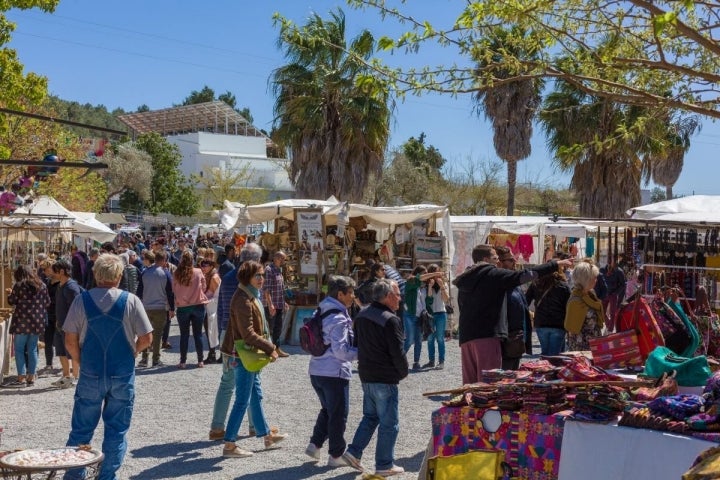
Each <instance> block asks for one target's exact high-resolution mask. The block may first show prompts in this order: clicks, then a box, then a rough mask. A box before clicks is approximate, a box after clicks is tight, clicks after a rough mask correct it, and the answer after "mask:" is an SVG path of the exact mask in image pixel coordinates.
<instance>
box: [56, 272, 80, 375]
mask: <svg viewBox="0 0 720 480" xmlns="http://www.w3.org/2000/svg"><path fill="white" fill-rule="evenodd" d="M52 271H53V273H54V274H55V279H56V280H58V287H57V290H56V291H55V319H56V324H55V326H56V330H55V338H54V339H53V345H54V346H55V354H56V355H57V357H58V358H59V359H60V366H61V367H62V377H61V378H60V379H59V380H57V381H55V382H53V383H51V385H52V386H53V387H60V388H70V387H72V386H73V385H75V383H76V382H77V379H78V375H79V374H80V357H79V356H72V354H70V352H68V351H67V350H66V349H65V331H64V324H65V319H66V318H67V316H68V312H69V311H70V306H71V305H72V303H73V301H75V297H77V296H78V295H80V293H81V292H82V288H81V287H80V285H78V283H77V282H76V281H75V280H74V279H72V278H71V277H70V275H71V272H72V266H71V265H70V262H68V261H67V260H65V259H60V260H58V261H57V262H55V263H54V264H53V266H52ZM70 362H72V377H71V376H70V370H71V364H70Z"/></svg>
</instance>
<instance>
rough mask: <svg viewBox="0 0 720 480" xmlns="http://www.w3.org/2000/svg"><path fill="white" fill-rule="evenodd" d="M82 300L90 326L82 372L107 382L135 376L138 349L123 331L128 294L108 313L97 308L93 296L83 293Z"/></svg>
mask: <svg viewBox="0 0 720 480" xmlns="http://www.w3.org/2000/svg"><path fill="white" fill-rule="evenodd" d="M82 299H83V306H84V307H85V315H86V317H87V322H88V325H87V333H86V334H85V341H84V342H83V346H82V360H83V361H81V362H80V369H81V370H82V371H83V373H88V374H91V375H98V376H100V377H106V378H108V377H111V376H119V375H127V374H130V373H133V372H134V371H135V349H134V348H133V346H132V345H130V343H129V342H128V340H127V339H126V337H125V330H124V328H123V316H124V314H125V305H126V304H127V299H128V292H125V291H123V292H122V293H121V294H120V297H118V299H117V300H116V301H115V303H114V304H113V305H112V307H110V309H109V310H108V311H107V312H103V311H101V310H100V309H99V308H98V306H97V305H96V304H95V302H94V301H93V299H92V297H91V296H90V292H83V293H82ZM89 359H91V360H92V361H88V360H89Z"/></svg>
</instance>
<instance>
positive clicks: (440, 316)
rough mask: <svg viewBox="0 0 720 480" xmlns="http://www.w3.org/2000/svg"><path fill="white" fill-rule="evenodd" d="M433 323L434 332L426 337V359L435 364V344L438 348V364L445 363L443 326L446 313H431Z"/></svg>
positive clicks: (445, 322)
mask: <svg viewBox="0 0 720 480" xmlns="http://www.w3.org/2000/svg"><path fill="white" fill-rule="evenodd" d="M433 320H434V321H435V331H434V332H433V333H431V334H430V335H428V339H427V344H428V358H429V359H430V361H431V362H435V342H437V346H438V355H439V356H440V357H439V361H440V363H445V325H446V324H447V313H445V312H435V313H433Z"/></svg>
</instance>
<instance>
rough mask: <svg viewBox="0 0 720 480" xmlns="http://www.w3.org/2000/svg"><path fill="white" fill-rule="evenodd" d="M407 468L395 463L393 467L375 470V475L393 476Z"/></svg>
mask: <svg viewBox="0 0 720 480" xmlns="http://www.w3.org/2000/svg"><path fill="white" fill-rule="evenodd" d="M404 471H405V469H404V468H403V467H399V466H397V465H393V466H392V467H390V468H388V469H387V470H375V475H377V476H379V477H392V476H393V475H399V474H401V473H403V472H404Z"/></svg>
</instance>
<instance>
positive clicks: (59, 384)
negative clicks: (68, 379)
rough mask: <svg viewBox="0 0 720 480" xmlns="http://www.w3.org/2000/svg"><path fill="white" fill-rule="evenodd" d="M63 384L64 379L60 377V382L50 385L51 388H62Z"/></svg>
mask: <svg viewBox="0 0 720 480" xmlns="http://www.w3.org/2000/svg"><path fill="white" fill-rule="evenodd" d="M64 382H65V377H61V378H60V380H55V381H54V382H52V383H51V384H50V385H51V386H53V387H62V386H63V383H64Z"/></svg>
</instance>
